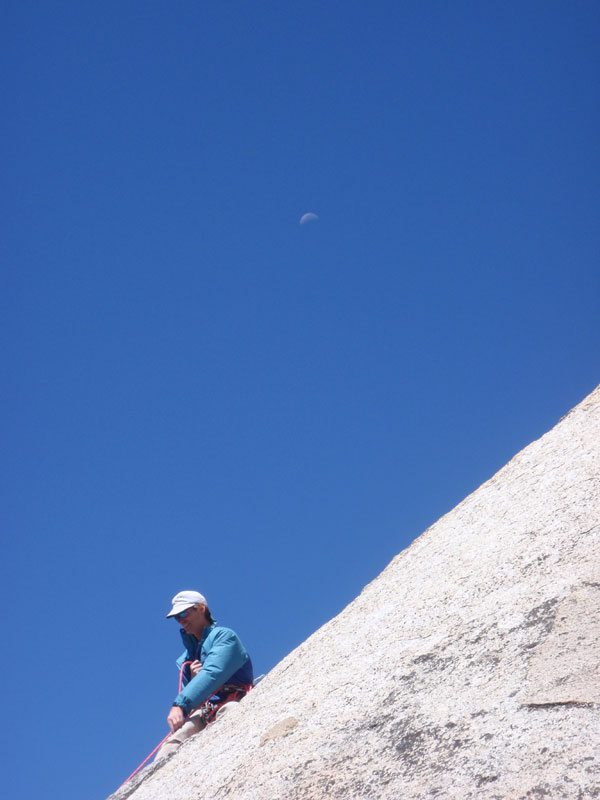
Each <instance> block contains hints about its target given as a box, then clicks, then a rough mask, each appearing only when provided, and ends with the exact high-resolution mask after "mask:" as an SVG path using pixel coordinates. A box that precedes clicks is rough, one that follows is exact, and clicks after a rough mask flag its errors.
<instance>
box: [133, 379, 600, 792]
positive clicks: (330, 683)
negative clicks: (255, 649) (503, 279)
mask: <svg viewBox="0 0 600 800" xmlns="http://www.w3.org/2000/svg"><path fill="white" fill-rule="evenodd" d="M599 476H600V389H597V390H596V391H595V392H593V394H591V395H590V396H589V397H588V398H587V399H586V400H584V401H583V402H582V403H581V404H580V405H579V406H577V407H576V408H575V409H574V410H573V411H571V412H570V413H569V414H568V415H567V416H566V417H565V418H563V420H561V422H560V423H559V424H558V425H557V426H556V427H555V428H554V429H553V430H552V431H551V432H550V433H548V434H546V435H545V436H544V437H542V438H541V439H540V440H539V441H536V442H534V443H533V444H531V445H530V446H529V447H527V448H526V449H525V450H523V451H522V452H521V453H519V454H518V455H517V456H516V457H515V458H514V459H513V460H512V461H510V462H509V464H507V465H506V466H505V467H504V468H503V469H502V470H500V472H498V473H497V475H495V476H494V477H493V478H492V479H491V480H489V481H488V482H487V483H485V484H483V486H481V487H480V488H479V489H478V490H477V491H476V492H474V493H473V494H472V495H470V496H469V497H467V498H466V499H465V500H464V501H463V502H462V503H460V505H458V506H457V507H456V508H455V509H454V510H453V511H452V512H450V513H449V514H447V515H446V516H444V517H443V518H442V519H440V520H439V521H438V522H437V523H436V524H435V525H433V526H432V527H431V528H430V529H428V530H427V531H426V532H425V533H424V534H423V535H422V536H421V537H420V538H419V539H417V540H416V541H415V542H414V543H413V544H412V546H411V547H409V548H408V549H407V550H405V551H403V552H402V553H400V555H398V556H397V557H396V558H395V559H394V560H393V561H392V562H391V564H390V565H389V566H388V567H387V568H386V569H385V570H384V572H383V573H382V574H381V575H380V576H379V577H378V578H377V579H376V580H374V581H373V582H372V583H371V584H369V585H368V586H367V587H366V588H365V589H364V591H363V592H362V593H361V594H360V596H359V597H358V598H357V599H356V600H355V601H354V602H352V603H351V604H350V605H349V606H348V607H347V608H346V609H345V610H344V611H343V612H342V613H341V614H340V615H339V616H337V617H336V618H334V619H333V620H331V621H330V622H329V623H327V624H326V625H324V626H323V627H322V628H321V629H319V630H318V631H317V632H316V633H315V634H313V635H312V636H311V637H310V638H309V639H308V640H307V641H306V642H305V643H304V644H302V645H301V646H300V647H298V648H297V649H296V650H294V651H293V652H292V653H291V654H290V655H289V656H288V657H287V658H285V659H284V660H283V661H282V662H281V663H280V664H279V665H278V666H277V667H275V669H274V670H273V671H272V672H271V673H270V674H269V675H268V676H267V677H266V678H265V680H264V681H263V682H262V683H261V684H260V685H259V686H258V687H257V688H256V689H255V690H254V691H253V692H252V693H251V694H250V695H249V696H248V697H247V698H246V699H245V700H244V701H243V703H241V704H240V705H239V707H238V708H236V711H235V713H234V714H232V715H231V716H229V717H228V718H227V717H225V718H224V719H223V720H222V721H219V722H218V723H216V724H215V725H214V726H212V727H211V728H209V729H207V730H206V731H205V732H204V733H202V734H200V735H198V736H197V737H195V738H193V739H192V740H190V741H189V742H187V743H186V744H185V745H184V746H183V747H182V748H181V750H180V751H179V752H178V753H177V754H176V755H175V756H174V757H173V758H172V759H171V760H170V761H168V762H167V763H166V764H165V765H164V766H163V767H162V768H160V769H159V770H157V771H155V772H154V773H153V774H150V775H149V776H148V777H147V778H146V779H145V780H144V781H143V782H142V783H141V784H140V785H139V786H138V787H137V788H136V789H134V791H133V792H132V793H131V794H130V797H131V798H132V800H167V798H168V800H205V799H206V800H209V798H210V800H226V799H227V800H323V798H325V797H328V798H332V800H353V799H355V800H363V799H364V800H366V799H367V798H372V800H388V799H389V800H411V798H414V799H415V800H416V798H419V800H422V799H423V798H457V800H458V799H460V800H470V799H471V798H472V800H475V799H476V800H488V799H489V800H496V799H497V798H568V799H569V798H573V800H575V798H577V800H583V799H584V798H585V799H586V800H588V798H595V797H600V758H599V755H600V754H599V751H598V744H599V742H600V736H599V733H600V713H599V706H598V703H599V700H600V680H599V678H600V674H599V666H598V665H599V664H600V651H599V641H600V626H599V623H600V612H599V608H600V605H599V601H600V567H599V559H598V556H599V540H600V477H599ZM373 533H374V535H376V531H374V532H373Z"/></svg>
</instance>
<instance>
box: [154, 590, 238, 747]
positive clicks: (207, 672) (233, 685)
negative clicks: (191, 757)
mask: <svg viewBox="0 0 600 800" xmlns="http://www.w3.org/2000/svg"><path fill="white" fill-rule="evenodd" d="M170 617H172V618H174V619H175V620H176V621H177V622H178V623H179V624H180V625H181V629H180V633H181V638H182V639H183V643H184V645H185V651H184V653H182V655H181V656H180V657H179V658H178V659H177V666H178V667H179V669H180V670H181V674H182V681H180V684H181V685H180V691H179V694H178V695H177V697H176V698H175V701H174V703H173V706H172V707H171V710H170V711H169V715H168V716H167V722H168V724H169V727H170V729H171V731H172V736H170V737H169V738H168V739H167V741H166V742H165V744H164V745H163V746H162V747H161V749H160V750H159V752H158V755H157V758H164V757H166V756H168V755H171V754H172V753H173V752H175V750H176V749H177V748H178V747H179V746H180V745H181V744H182V742H184V741H185V740H186V739H188V738H189V737H190V736H192V735H193V734H195V733H198V732H199V731H201V730H203V729H204V728H205V727H206V726H207V725H208V723H209V722H212V721H213V720H214V719H215V716H216V714H217V712H218V711H219V710H220V709H221V707H222V706H224V705H225V704H226V703H230V702H232V701H237V700H241V699H242V697H244V695H245V694H246V693H247V692H248V691H249V690H250V689H251V688H252V681H253V672H252V661H251V660H250V656H249V655H248V653H247V652H246V650H245V649H244V646H243V644H242V643H241V641H240V639H239V637H238V635H237V634H236V633H234V631H232V630H231V629H230V628H223V627H221V626H220V625H217V624H216V623H215V620H214V619H213V618H212V615H211V613H210V611H209V609H208V604H207V602H206V598H205V597H204V596H203V595H201V594H200V592H193V591H184V592H179V593H178V594H176V595H175V597H174V598H173V600H172V608H171V610H170V611H169V613H168V614H167V618H170Z"/></svg>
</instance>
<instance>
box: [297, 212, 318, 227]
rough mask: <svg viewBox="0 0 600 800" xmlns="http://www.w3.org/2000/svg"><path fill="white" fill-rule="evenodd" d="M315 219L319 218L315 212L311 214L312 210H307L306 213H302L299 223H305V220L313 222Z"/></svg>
mask: <svg viewBox="0 0 600 800" xmlns="http://www.w3.org/2000/svg"><path fill="white" fill-rule="evenodd" d="M317 219H319V217H318V216H317V215H316V214H313V212H312V211H309V212H308V213H307V214H302V216H301V217H300V222H299V224H300V225H306V223H307V222H313V221H314V220H317Z"/></svg>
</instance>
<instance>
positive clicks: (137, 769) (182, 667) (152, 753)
mask: <svg viewBox="0 0 600 800" xmlns="http://www.w3.org/2000/svg"><path fill="white" fill-rule="evenodd" d="M191 663H192V662H191V661H184V662H183V664H182V665H181V669H180V670H179V691H181V687H182V685H183V670H184V669H185V668H186V666H187V665H188V664H191ZM172 733H173V731H169V732H168V733H167V735H166V736H165V737H164V739H161V740H160V742H159V743H158V744H157V745H156V747H155V748H154V750H153V751H152V752H151V753H150V754H149V755H147V756H146V758H145V759H144V760H143V761H142V763H141V764H140V765H139V767H137V768H136V769H134V771H133V772H132V773H131V775H130V776H129V777H128V778H125V780H124V781H123V783H122V784H121V786H125V784H126V783H127V781H130V780H131V779H132V778H133V776H134V775H137V774H138V772H139V771H140V770H141V768H142V767H145V766H146V764H147V763H148V761H150V759H151V758H152V756H153V755H154V754H155V753H156V751H157V750H159V749H160V747H161V746H162V745H163V744H164V743H165V742H166V741H167V739H168V738H169V736H171V734H172ZM121 786H119V789H120V788H121ZM119 789H117V791H119Z"/></svg>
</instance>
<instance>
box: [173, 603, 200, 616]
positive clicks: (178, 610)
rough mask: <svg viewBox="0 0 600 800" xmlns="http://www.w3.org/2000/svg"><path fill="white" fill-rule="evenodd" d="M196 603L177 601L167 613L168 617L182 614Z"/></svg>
mask: <svg viewBox="0 0 600 800" xmlns="http://www.w3.org/2000/svg"><path fill="white" fill-rule="evenodd" d="M195 605H196V603H177V605H176V606H173V608H172V609H171V610H170V611H169V613H168V614H167V619H169V617H176V616H177V614H181V612H182V611H185V610H186V609H187V608H192V607H193V606H195Z"/></svg>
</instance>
